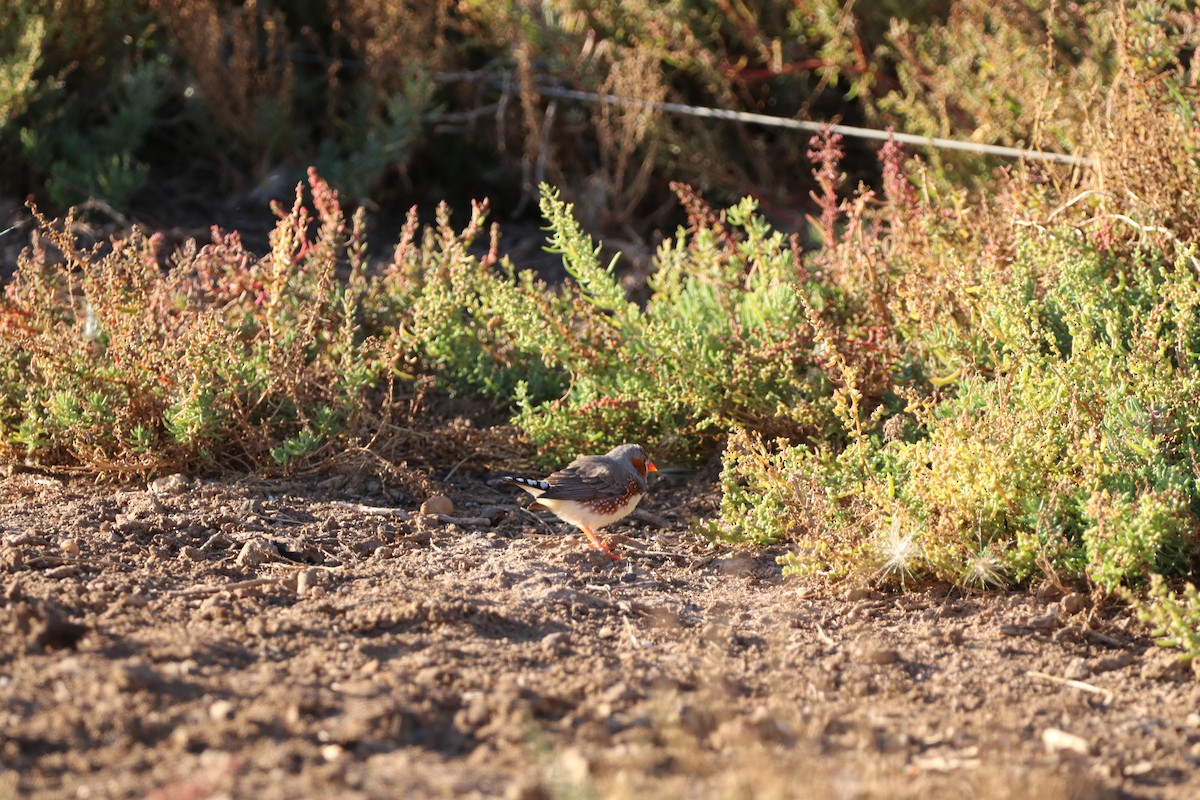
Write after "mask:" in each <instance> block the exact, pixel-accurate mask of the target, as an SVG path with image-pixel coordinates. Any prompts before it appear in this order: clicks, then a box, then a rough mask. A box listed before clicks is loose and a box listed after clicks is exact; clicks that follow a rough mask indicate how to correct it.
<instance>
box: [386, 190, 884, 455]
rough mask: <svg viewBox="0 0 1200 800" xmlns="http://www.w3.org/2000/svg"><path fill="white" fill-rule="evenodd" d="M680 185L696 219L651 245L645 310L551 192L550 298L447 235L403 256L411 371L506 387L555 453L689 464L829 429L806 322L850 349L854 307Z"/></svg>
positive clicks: (746, 225)
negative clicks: (627, 448) (769, 439)
mask: <svg viewBox="0 0 1200 800" xmlns="http://www.w3.org/2000/svg"><path fill="white" fill-rule="evenodd" d="M678 190H679V192H680V194H681V196H682V197H683V198H684V202H685V205H686V206H687V207H688V208H689V210H690V212H691V222H690V223H689V227H688V228H686V229H680V230H679V231H678V233H677V234H676V235H675V237H673V238H672V239H669V240H667V241H665V242H664V243H663V245H662V246H661V247H660V249H659V252H658V255H657V257H656V267H657V271H656V273H655V275H654V276H653V277H652V278H651V280H650V288H651V290H652V294H651V296H650V299H649V300H648V301H647V303H646V305H645V307H644V308H642V307H639V306H638V305H636V304H634V303H632V302H630V301H629V300H627V299H626V297H625V291H624V289H623V288H622V286H621V284H620V282H619V281H618V279H617V275H616V274H615V272H614V265H613V264H611V263H610V264H609V265H607V266H605V265H602V264H601V263H600V261H599V258H598V253H599V249H598V248H597V247H596V246H595V245H594V244H593V242H592V240H591V238H590V237H588V236H587V235H586V234H585V233H584V232H583V230H582V229H581V227H580V225H579V223H578V221H577V220H576V219H575V218H574V216H573V215H572V208H571V206H570V205H569V204H566V203H564V202H563V201H562V200H561V199H560V198H559V196H558V193H557V192H556V191H554V190H552V189H550V188H549V187H543V194H542V211H543V214H544V216H545V217H546V220H547V223H548V226H549V228H548V229H549V231H550V235H549V239H550V249H551V250H552V251H553V252H556V253H558V254H560V255H561V257H562V259H563V267H564V270H565V272H566V275H567V280H566V281H565V282H564V284H563V286H562V287H561V289H560V290H559V291H551V290H549V289H548V287H547V286H546V285H545V284H543V283H541V282H539V281H536V280H534V279H533V277H532V276H531V274H530V273H528V272H524V273H518V272H516V271H515V270H514V268H513V267H512V265H510V264H507V263H501V264H499V265H497V264H492V263H488V264H479V263H477V262H476V261H475V260H474V259H472V258H470V257H463V256H462V255H461V252H459V253H458V254H456V253H455V252H452V248H457V249H459V250H461V248H462V244H461V243H458V244H455V243H454V241H453V239H451V238H448V237H447V236H445V235H436V236H434V237H433V241H436V242H437V246H438V248H440V252H434V251H432V250H431V249H430V248H428V247H426V248H425V249H424V250H423V251H422V254H421V255H419V256H418V255H417V254H416V251H415V250H411V251H410V253H411V254H412V256H411V257H412V259H413V263H412V266H411V267H410V268H409V272H410V273H411V274H412V275H413V276H414V278H413V281H414V285H419V287H420V289H419V291H418V292H417V299H416V300H415V302H414V303H413V307H412V310H411V312H410V314H409V316H408V319H407V321H406V324H405V329H406V330H407V332H408V334H409V336H410V337H411V341H412V343H413V345H414V347H416V348H419V350H418V352H420V353H421V361H422V362H423V363H424V364H425V365H426V367H427V368H428V369H429V370H430V371H432V372H434V373H436V374H438V375H439V376H440V377H441V379H442V380H443V381H444V382H445V383H446V384H447V385H449V386H451V387H453V388H457V389H458V390H460V391H471V390H474V391H485V392H496V391H509V390H511V391H512V394H513V397H514V398H515V405H516V416H515V417H514V421H515V422H516V423H517V424H518V425H520V426H521V427H522V428H523V429H524V430H525V431H526V432H527V433H528V434H529V436H530V438H531V439H532V440H533V442H534V443H535V444H537V445H538V446H539V447H540V448H541V449H542V450H543V451H545V452H548V453H555V454H560V455H563V454H568V453H571V452H581V451H584V450H592V449H597V448H600V449H603V448H605V447H609V446H611V445H614V444H616V443H619V442H621V441H627V440H630V439H638V440H643V441H647V442H653V443H655V444H656V445H657V448H658V449H659V451H660V452H663V453H670V454H674V455H676V456H686V457H691V458H696V457H699V456H702V455H703V454H704V453H705V452H706V451H711V449H712V448H713V447H714V446H715V445H716V444H718V443H719V442H720V441H721V440H722V439H723V438H724V436H725V435H726V434H727V432H728V431H729V430H730V429H732V428H733V427H736V426H739V425H740V426H747V427H752V428H754V429H756V430H759V431H765V432H771V431H774V432H776V433H778V434H779V435H791V436H797V437H817V436H824V435H826V432H827V431H828V430H829V429H831V428H832V429H833V430H834V431H836V430H838V429H840V424H839V423H838V422H837V420H836V417H835V407H836V403H837V397H836V394H835V392H834V387H833V384H832V383H831V381H830V379H829V377H828V375H827V374H826V369H825V367H823V366H822V364H821V363H820V362H821V355H820V354H821V352H822V350H821V347H822V346H828V343H826V345H820V343H819V342H818V339H817V337H815V336H814V335H813V333H812V328H811V327H810V326H809V325H808V324H807V323H806V318H807V317H808V316H809V315H814V316H819V315H821V314H824V315H826V317H827V318H828V319H827V320H826V321H825V322H824V323H822V325H823V326H824V327H829V328H831V329H832V328H834V327H837V328H838V329H839V330H840V331H841V333H840V335H841V336H842V337H843V338H844V339H846V340H847V341H855V339H854V337H855V336H856V335H857V332H856V327H855V325H856V322H857V319H858V318H857V316H856V314H857V313H858V312H857V310H856V309H857V305H856V303H855V302H851V301H849V300H848V299H847V298H846V297H845V296H844V295H840V294H839V291H838V289H837V288H836V287H835V286H831V285H830V284H829V283H828V282H822V281H819V280H817V279H816V278H814V277H813V276H812V275H811V274H809V273H808V272H807V271H806V270H805V269H803V268H802V267H799V266H798V264H797V260H796V259H797V253H796V250H795V242H794V241H793V240H789V239H788V237H786V236H784V235H783V234H781V233H779V232H776V231H773V230H771V229H770V227H769V226H768V225H767V223H766V221H765V220H764V219H763V218H762V217H761V216H760V215H758V214H757V213H756V207H755V204H754V202H753V201H751V200H749V199H747V200H744V201H743V202H742V203H740V204H738V205H737V206H735V207H733V208H730V209H728V210H727V211H724V212H721V213H720V214H717V213H715V212H713V211H712V210H711V209H709V208H708V206H706V205H705V204H703V202H702V201H700V200H699V198H697V197H695V196H694V195H693V194H692V193H691V192H690V190H689V189H687V188H686V187H678ZM438 227H439V230H445V229H446V226H445V223H444V221H439V225H438ZM818 308H820V309H822V311H820V312H818V311H817V310H816V309H818ZM859 355H860V356H861V357H862V358H863V359H864V360H869V359H873V358H874V359H878V358H884V357H886V355H882V354H880V353H875V352H869V351H867V350H866V349H865V348H864V349H862V350H861V352H860V353H859ZM874 371H876V372H879V371H881V370H880V369H879V368H877V367H876V368H874ZM882 371H884V372H886V368H884V369H883V370H882ZM875 400H876V401H877V400H878V398H875Z"/></svg>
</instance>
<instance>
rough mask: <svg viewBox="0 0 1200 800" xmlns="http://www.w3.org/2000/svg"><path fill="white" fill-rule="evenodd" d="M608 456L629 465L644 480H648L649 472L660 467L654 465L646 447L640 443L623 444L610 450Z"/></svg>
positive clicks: (655, 470)
mask: <svg viewBox="0 0 1200 800" xmlns="http://www.w3.org/2000/svg"><path fill="white" fill-rule="evenodd" d="M606 457H607V458H611V459H612V460H613V461H617V462H620V463H621V464H624V465H626V466H628V467H629V468H630V469H632V470H633V471H634V472H636V473H637V475H638V477H640V478H641V479H642V481H645V480H646V475H648V474H649V473H651V472H658V467H656V466H654V462H653V461H651V460H650V455H649V454H648V453H647V452H646V448H644V447H642V446H641V445H640V444H623V445H621V446H620V447H616V448H613V449H612V450H610V451H609V453H608V455H607V456H606Z"/></svg>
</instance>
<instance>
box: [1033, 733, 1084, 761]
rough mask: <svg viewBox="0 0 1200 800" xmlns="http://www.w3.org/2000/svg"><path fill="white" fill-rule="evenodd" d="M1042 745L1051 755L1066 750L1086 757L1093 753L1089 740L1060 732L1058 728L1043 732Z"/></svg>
mask: <svg viewBox="0 0 1200 800" xmlns="http://www.w3.org/2000/svg"><path fill="white" fill-rule="evenodd" d="M1042 744H1044V745H1045V746H1046V749H1047V750H1049V751H1050V752H1051V753H1061V752H1063V751H1064V750H1065V751H1070V752H1072V753H1078V754H1079V755H1081V756H1086V755H1087V754H1088V753H1089V752H1091V747H1090V746H1089V745H1088V741H1087V739H1084V738H1083V737H1082V736H1076V735H1075V734H1073V733H1067V732H1066V731H1063V730H1059V729H1058V728H1046V730H1044V731H1042Z"/></svg>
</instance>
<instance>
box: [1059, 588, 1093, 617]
mask: <svg viewBox="0 0 1200 800" xmlns="http://www.w3.org/2000/svg"><path fill="white" fill-rule="evenodd" d="M1058 604H1059V606H1060V607H1061V608H1062V610H1063V613H1064V614H1067V615H1074V614H1078V613H1079V612H1081V611H1083V610H1084V609H1086V608H1087V607H1088V599H1087V598H1086V597H1084V596H1083V595H1081V594H1080V593H1079V592H1071V593H1070V594H1068V595H1065V596H1064V597H1063V599H1062V600H1059V601H1058Z"/></svg>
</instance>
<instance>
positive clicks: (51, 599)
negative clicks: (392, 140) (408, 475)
mask: <svg viewBox="0 0 1200 800" xmlns="http://www.w3.org/2000/svg"><path fill="white" fill-rule="evenodd" d="M488 478H489V476H487V475H460V476H457V477H455V478H453V479H452V480H451V483H449V484H446V485H444V486H442V487H440V488H441V490H442V491H444V492H445V493H446V494H447V495H448V496H449V498H450V499H451V500H452V501H453V503H454V507H453V509H449V508H445V509H442V511H444V512H446V511H448V512H449V513H447V514H444V515H442V516H436V515H422V514H420V513H419V510H418V506H419V505H420V501H421V499H422V498H419V497H417V498H414V497H412V496H411V494H409V495H406V494H404V493H402V492H398V491H393V490H389V489H387V488H386V487H381V486H380V484H379V483H378V482H377V481H375V480H373V479H369V478H353V477H346V476H335V477H332V478H329V477H324V478H313V479H311V480H294V481H289V482H277V481H276V482H270V481H251V480H245V479H243V480H229V479H224V480H194V479H185V478H183V477H181V476H175V477H169V478H164V479H160V480H159V481H157V482H155V483H153V484H151V485H149V486H147V485H141V486H135V487H123V488H112V487H103V486H96V485H94V484H92V483H89V482H83V481H74V480H62V479H59V478H55V477H50V476H46V475H42V474H38V473H32V472H21V471H9V473H8V474H7V475H6V476H4V477H2V478H0V633H2V635H3V639H2V640H0V798H17V797H63V798H104V797H121V798H123V797H139V798H155V799H158V800H163V799H166V798H178V799H180V800H182V799H185V798H186V799H187V800H198V799H199V798H210V797H211V798H285V797H286V798H297V797H345V798H359V797H371V798H375V797H380V798H383V797H398V798H399V797H415V798H419V797H464V798H469V797H498V798H508V799H509V800H535V799H537V798H591V797H596V798H599V797H622V798H742V797H747V798H760V797H761V798H772V797H780V798H782V797H813V798H876V797H878V798H893V797H900V798H908V797H911V798H929V797H947V798H950V797H953V798H962V797H977V798H1096V797H1137V798H1152V797H1154V798H1157V797H1163V798H1191V797H1200V770H1198V769H1197V766H1198V765H1200V682H1198V681H1197V679H1196V678H1195V676H1194V675H1193V672H1192V670H1191V668H1190V667H1189V666H1187V665H1184V664H1180V663H1179V662H1178V661H1177V660H1176V659H1175V658H1174V657H1173V656H1172V655H1171V654H1170V653H1168V652H1166V651H1163V650H1161V649H1160V648H1156V647H1154V646H1153V645H1152V643H1151V642H1150V641H1149V639H1148V638H1147V636H1146V631H1145V629H1144V627H1143V626H1142V625H1141V624H1140V623H1138V622H1137V621H1136V620H1135V619H1133V618H1132V617H1131V615H1130V614H1129V612H1128V611H1124V610H1121V609H1119V608H1105V609H1096V608H1094V607H1093V606H1092V604H1091V602H1090V600H1089V599H1088V598H1087V597H1086V596H1081V595H1079V594H1072V593H1067V594H1065V595H1064V594H1063V593H1062V592H1061V591H1054V590H1050V589H1046V590H1043V591H1040V592H1031V593H994V594H988V595H974V594H969V593H964V592H963V591H962V590H959V589H953V588H947V589H943V590H931V591H923V592H918V593H909V594H905V595H896V594H886V593H880V592H877V591H874V590H872V589H871V588H870V587H846V586H839V587H834V588H832V589H830V588H822V587H819V586H815V585H808V584H805V583H803V582H798V581H796V580H787V579H784V578H783V577H782V576H781V573H780V567H779V566H778V565H777V564H776V563H775V557H776V556H777V555H778V554H779V553H780V552H782V551H781V550H780V549H778V548H777V549H774V550H748V551H739V550H736V549H731V548H730V547H729V546H721V545H715V544H712V543H709V542H706V541H705V540H704V539H703V538H702V537H699V536H697V535H696V534H695V533H693V532H691V531H690V530H689V529H688V523H689V522H690V521H692V520H694V519H696V518H697V517H701V516H704V515H706V514H711V512H712V510H713V506H714V503H715V495H714V493H713V492H714V490H713V488H712V487H711V486H710V485H709V486H705V485H698V484H697V483H696V482H695V481H691V482H680V483H677V484H675V485H672V484H671V482H669V481H662V482H660V483H659V484H657V485H656V486H654V487H653V496H652V497H651V498H650V499H649V500H648V501H647V502H645V503H644V504H643V505H644V507H645V513H642V514H639V515H638V516H637V517H635V518H630V519H629V520H627V521H626V522H625V523H622V524H621V525H618V526H616V527H615V528H614V529H612V531H610V532H609V535H608V537H607V538H608V539H609V540H610V542H612V543H614V544H615V545H617V546H618V547H619V548H620V550H621V552H623V553H624V554H625V555H626V557H627V558H626V560H625V561H623V562H616V563H614V562H612V561H610V560H609V559H608V558H607V557H605V556H604V555H603V554H601V553H599V552H598V551H595V550H592V549H589V547H588V546H587V543H586V541H585V540H584V538H583V537H582V536H581V535H579V534H577V533H569V532H567V531H565V530H564V529H563V528H562V526H561V525H560V524H559V523H557V522H556V521H554V520H553V519H552V518H549V517H546V516H538V514H545V512H536V513H535V512H529V511H526V510H523V509H521V508H520V506H519V504H518V500H519V493H517V492H516V491H514V490H511V489H509V488H506V487H502V486H496V485H495V484H494V483H491V482H489V481H488Z"/></svg>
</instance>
